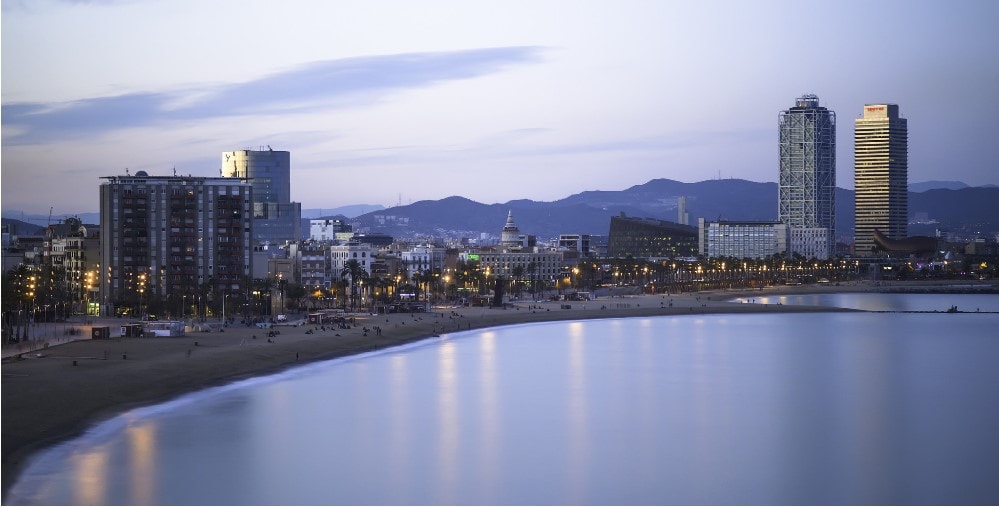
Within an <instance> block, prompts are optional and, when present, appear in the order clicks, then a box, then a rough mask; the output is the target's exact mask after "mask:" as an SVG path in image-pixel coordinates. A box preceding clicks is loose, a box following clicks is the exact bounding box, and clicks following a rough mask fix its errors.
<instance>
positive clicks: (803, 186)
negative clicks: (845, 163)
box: [777, 95, 836, 259]
mask: <svg viewBox="0 0 999 507" xmlns="http://www.w3.org/2000/svg"><path fill="white" fill-rule="evenodd" d="M778 129H779V131H780V135H779V138H780V141H779V150H778V151H779V157H780V177H779V183H778V207H777V208H778V209H777V217H778V220H779V221H780V222H782V223H785V224H787V225H788V226H789V227H791V228H793V229H800V230H801V231H800V232H801V233H800V234H797V235H795V237H797V238H803V239H802V240H801V241H792V242H791V245H790V249H791V252H792V253H799V254H802V255H805V256H806V257H818V258H820V259H826V258H829V257H830V256H832V254H833V253H834V252H835V249H836V235H835V232H836V113H835V112H833V111H830V110H828V109H826V108H824V107H820V106H819V98H818V97H817V96H815V95H803V96H801V97H799V98H798V99H797V100H796V101H795V104H794V107H792V108H790V109H787V110H786V111H781V113H780V115H779V116H778Z"/></svg>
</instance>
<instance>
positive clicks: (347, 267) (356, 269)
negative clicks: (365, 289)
mask: <svg viewBox="0 0 999 507" xmlns="http://www.w3.org/2000/svg"><path fill="white" fill-rule="evenodd" d="M348 277H349V278H350V309H351V311H354V310H356V309H357V285H356V284H355V283H354V282H355V281H357V280H358V279H361V280H363V279H364V278H367V277H368V272H367V271H365V270H364V268H362V267H361V263H360V262H357V259H351V260H349V261H347V262H346V263H344V265H343V269H341V270H340V278H348Z"/></svg>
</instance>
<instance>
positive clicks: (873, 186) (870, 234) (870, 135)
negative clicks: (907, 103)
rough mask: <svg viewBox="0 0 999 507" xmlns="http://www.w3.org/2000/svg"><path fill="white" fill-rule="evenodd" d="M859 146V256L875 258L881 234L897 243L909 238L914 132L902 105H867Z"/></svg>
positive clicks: (856, 137)
mask: <svg viewBox="0 0 999 507" xmlns="http://www.w3.org/2000/svg"><path fill="white" fill-rule="evenodd" d="M853 145H854V147H853V168H854V188H855V190H856V204H855V211H854V220H855V227H854V230H855V233H854V234H855V236H854V252H855V253H856V254H857V255H871V254H872V253H873V252H872V250H873V248H874V231H875V230H878V231H880V232H881V233H882V234H884V235H885V236H887V237H888V238H891V239H901V238H904V237H906V235H907V232H908V216H907V215H908V199H909V196H908V180H909V176H908V172H909V126H908V121H907V120H906V119H905V118H902V117H900V116H899V114H898V105H896V104H867V105H865V106H864V116H863V117H862V118H857V119H856V120H855V126H854V133H853Z"/></svg>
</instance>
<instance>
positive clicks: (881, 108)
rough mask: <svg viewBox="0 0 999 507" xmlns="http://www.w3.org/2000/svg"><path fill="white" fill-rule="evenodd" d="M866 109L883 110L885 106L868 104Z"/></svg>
mask: <svg viewBox="0 0 999 507" xmlns="http://www.w3.org/2000/svg"><path fill="white" fill-rule="evenodd" d="M867 110H868V111H884V110H885V106H868V107H867Z"/></svg>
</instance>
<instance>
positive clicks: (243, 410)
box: [8, 313, 999, 505]
mask: <svg viewBox="0 0 999 507" xmlns="http://www.w3.org/2000/svg"><path fill="white" fill-rule="evenodd" d="M996 329H999V315H996V314H985V313H982V314H974V313H972V314H887V313H875V314H865V313H849V314H843V313H814V314H780V315H716V316H682V317H674V318H668V317H664V318H636V319H613V320H602V321H584V322H561V323H548V324H535V325H526V326H514V327H504V328H497V329H492V330H486V331H473V332H468V333H462V334H454V335H447V336H443V337H441V338H440V339H435V340H431V341H427V342H423V343H420V344H415V345H411V346H407V347H405V348H401V349H396V350H390V351H383V352H381V353H374V354H368V355H364V356H358V357H355V358H349V359H342V360H337V361H332V362H328V363H323V364H315V365H309V366H306V367H303V368H299V369H296V370H294V371H291V372H286V373H284V374H281V375H277V376H273V377H268V378H262V379H255V380H252V381H246V382H242V383H239V384H234V385H231V386H227V387H224V388H218V389H213V390H210V391H206V392H202V393H197V394H194V395H189V396H185V397H183V398H180V399H178V400H175V401H173V402H170V403H167V404H164V405H158V406H155V407H148V408H145V409H141V410H136V411H132V412H129V413H126V414H124V415H122V416H121V417H118V418H116V419H114V420H111V421H108V422H107V423H104V424H102V425H99V426H98V427H96V428H94V429H93V430H92V431H91V432H89V433H88V434H86V435H84V436H82V437H81V438H78V439H76V440H74V441H71V442H68V443H66V444H63V445H60V446H58V447H55V448H53V449H51V450H49V451H46V452H44V453H42V454H40V455H38V456H37V457H36V459H35V460H34V461H33V463H32V464H31V465H30V466H29V467H28V468H27V469H26V470H25V472H24V473H23V475H22V477H21V478H20V480H19V482H18V483H17V484H16V485H15V486H14V488H13V489H12V491H11V495H10V498H9V499H8V500H9V502H10V503H41V504H179V505H183V504H357V505H363V504H983V503H984V504H996V503H999V481H996V480H995V478H996V477H997V476H999V434H997V432H999V402H997V400H999V368H996V359H997V358H999V337H997V333H996Z"/></svg>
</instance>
